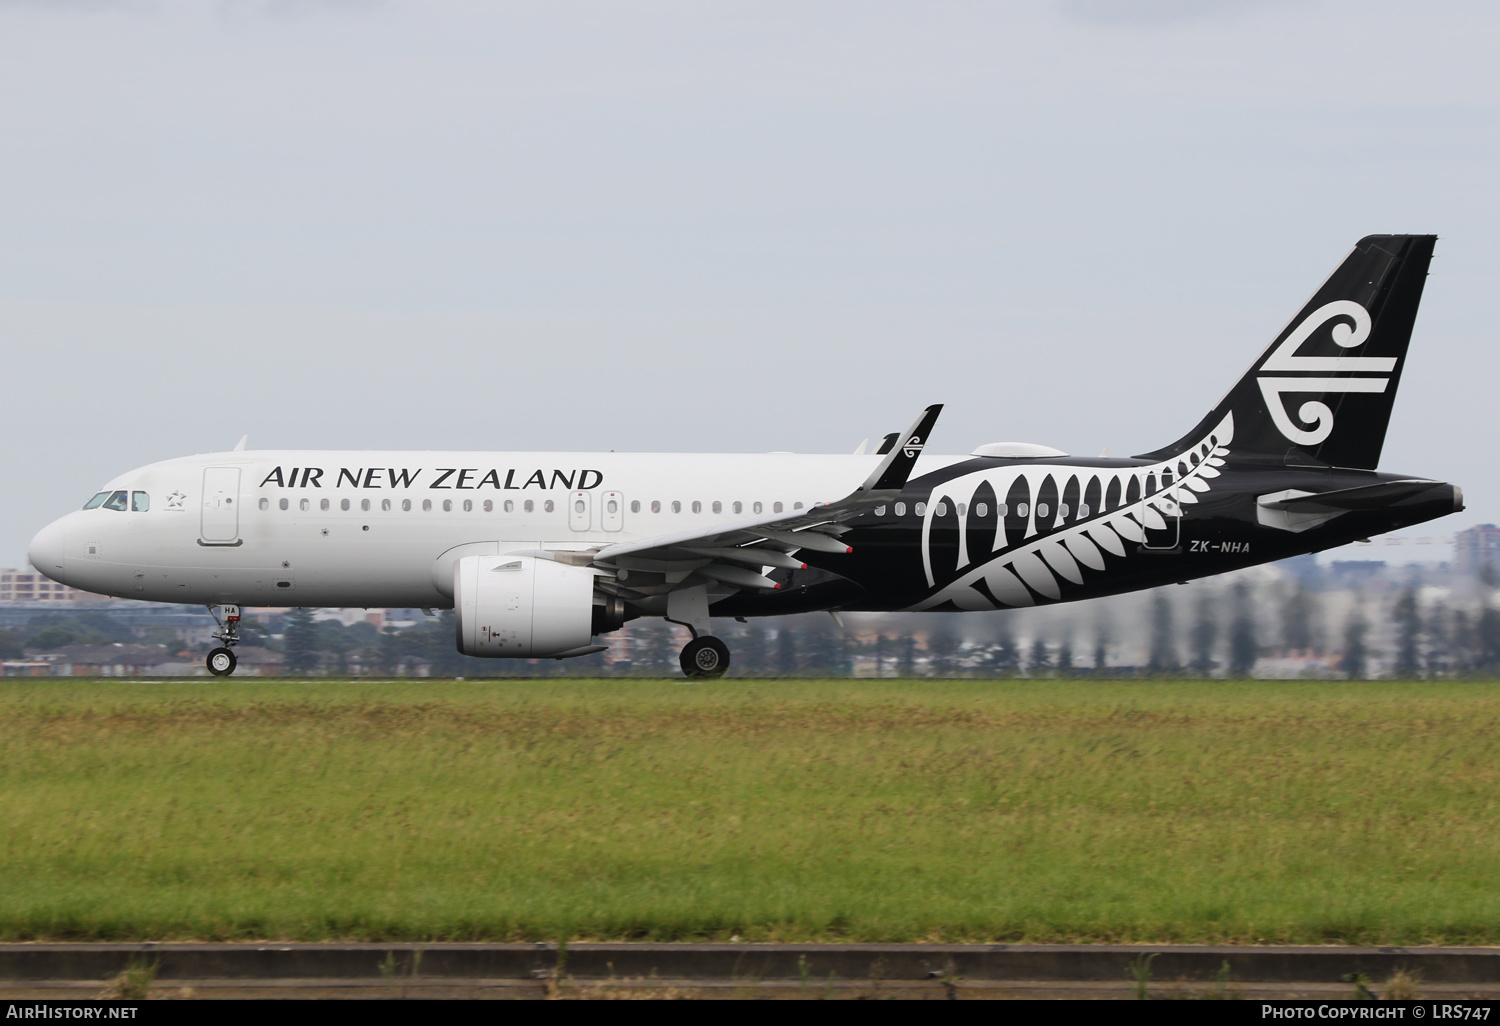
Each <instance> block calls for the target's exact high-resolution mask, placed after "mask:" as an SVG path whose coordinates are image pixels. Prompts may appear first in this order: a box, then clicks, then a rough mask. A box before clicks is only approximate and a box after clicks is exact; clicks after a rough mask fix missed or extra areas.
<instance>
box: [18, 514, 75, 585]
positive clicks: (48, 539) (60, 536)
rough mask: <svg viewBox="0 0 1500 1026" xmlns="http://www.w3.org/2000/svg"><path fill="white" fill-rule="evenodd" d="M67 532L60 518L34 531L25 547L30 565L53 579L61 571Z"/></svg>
mask: <svg viewBox="0 0 1500 1026" xmlns="http://www.w3.org/2000/svg"><path fill="white" fill-rule="evenodd" d="M67 542H68V539H67V532H66V529H65V528H64V527H63V523H62V521H61V520H54V521H52V523H50V524H48V525H47V526H46V527H44V528H42V529H41V530H40V531H38V532H37V533H36V537H35V538H33V539H31V544H30V545H29V546H27V548H26V555H27V558H29V559H30V560H31V565H32V566H34V567H36V568H37V569H38V570H40V571H41V572H42V573H44V574H46V575H47V576H48V577H51V578H53V579H54V580H57V579H60V578H61V576H62V572H63V554H64V553H65V552H66V551H67Z"/></svg>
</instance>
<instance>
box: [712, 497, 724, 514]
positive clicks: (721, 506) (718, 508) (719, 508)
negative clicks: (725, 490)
mask: <svg viewBox="0 0 1500 1026" xmlns="http://www.w3.org/2000/svg"><path fill="white" fill-rule="evenodd" d="M714 512H715V513H722V512H724V504H723V503H722V502H720V501H719V500H718V499H715V500H714Z"/></svg>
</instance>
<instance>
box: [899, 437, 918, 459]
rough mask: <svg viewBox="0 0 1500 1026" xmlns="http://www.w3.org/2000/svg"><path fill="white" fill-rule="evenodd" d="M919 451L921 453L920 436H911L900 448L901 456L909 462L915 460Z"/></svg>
mask: <svg viewBox="0 0 1500 1026" xmlns="http://www.w3.org/2000/svg"><path fill="white" fill-rule="evenodd" d="M921 451H922V436H921V435H912V436H911V437H910V438H908V439H907V440H906V444H905V445H903V446H902V447H901V455H903V456H905V457H906V458H907V459H909V460H914V459H916V458H917V453H919V452H921Z"/></svg>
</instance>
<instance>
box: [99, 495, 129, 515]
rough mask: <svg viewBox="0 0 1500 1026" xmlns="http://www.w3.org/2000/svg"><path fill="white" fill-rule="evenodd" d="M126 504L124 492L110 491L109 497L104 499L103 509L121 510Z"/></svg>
mask: <svg viewBox="0 0 1500 1026" xmlns="http://www.w3.org/2000/svg"><path fill="white" fill-rule="evenodd" d="M126 505H127V502H126V498H125V493H124V492H110V493H109V498H107V499H105V500H104V508H105V509H117V510H120V511H122V512H123V511H124V510H125V508H126Z"/></svg>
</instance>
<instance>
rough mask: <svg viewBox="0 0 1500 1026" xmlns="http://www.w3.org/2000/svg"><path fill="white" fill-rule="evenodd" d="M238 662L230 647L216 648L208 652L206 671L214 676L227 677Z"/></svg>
mask: <svg viewBox="0 0 1500 1026" xmlns="http://www.w3.org/2000/svg"><path fill="white" fill-rule="evenodd" d="M239 662H240V661H239V660H238V659H236V658H235V657H234V651H233V650H232V649H228V648H222V647H220V648H216V649H214V650H213V651H212V652H210V653H208V672H209V673H211V674H213V675H214V676H215V677H227V676H229V675H230V674H231V673H233V672H234V668H235V667H236V666H238V665H239Z"/></svg>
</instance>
